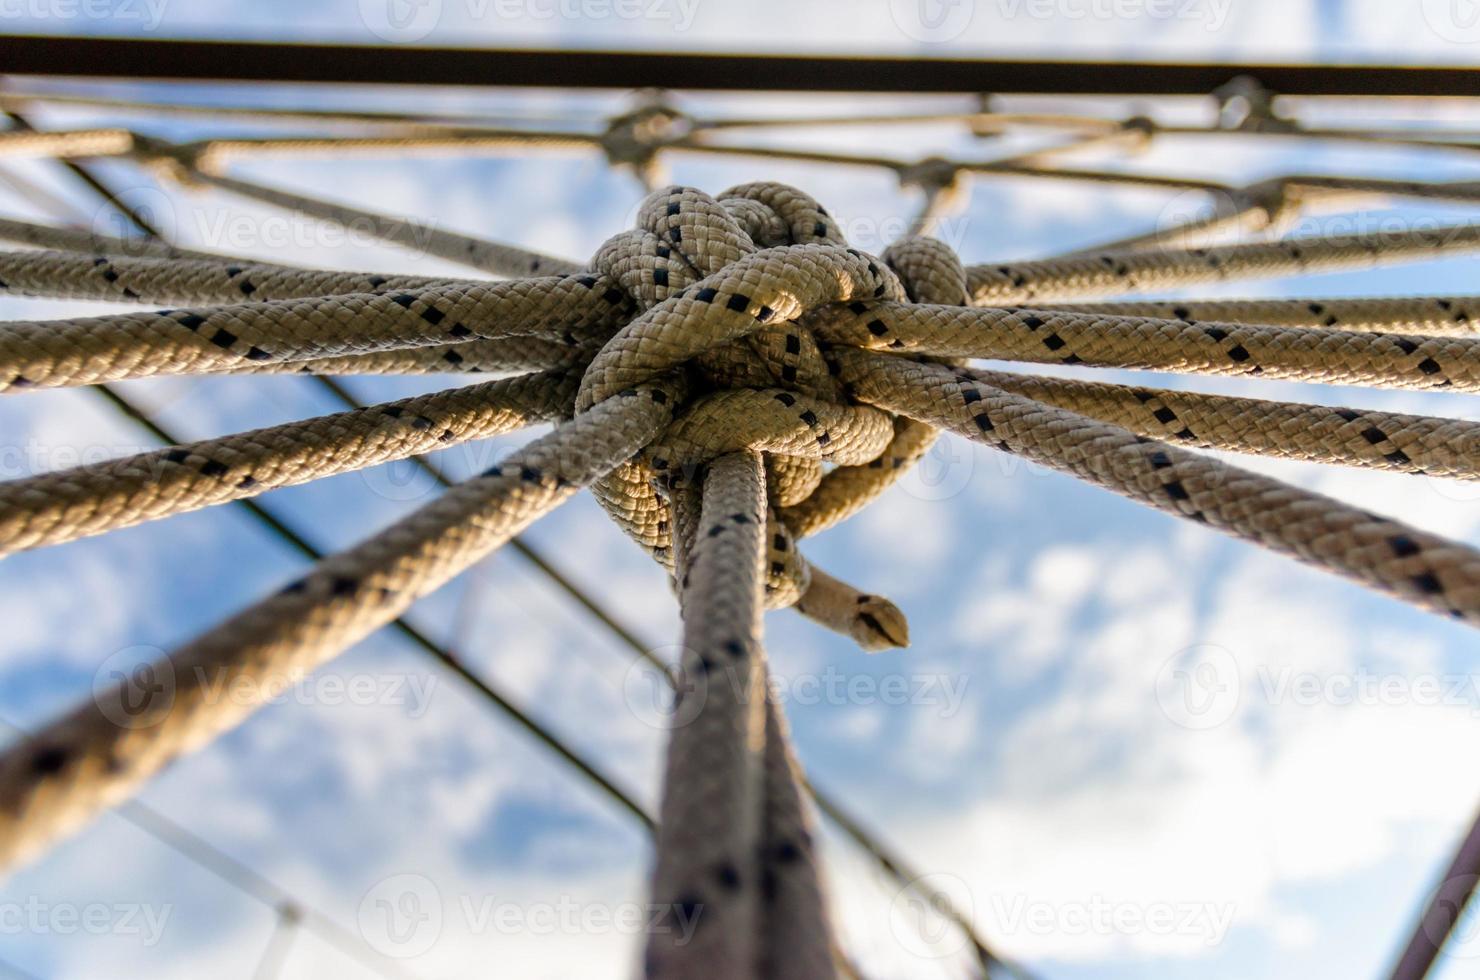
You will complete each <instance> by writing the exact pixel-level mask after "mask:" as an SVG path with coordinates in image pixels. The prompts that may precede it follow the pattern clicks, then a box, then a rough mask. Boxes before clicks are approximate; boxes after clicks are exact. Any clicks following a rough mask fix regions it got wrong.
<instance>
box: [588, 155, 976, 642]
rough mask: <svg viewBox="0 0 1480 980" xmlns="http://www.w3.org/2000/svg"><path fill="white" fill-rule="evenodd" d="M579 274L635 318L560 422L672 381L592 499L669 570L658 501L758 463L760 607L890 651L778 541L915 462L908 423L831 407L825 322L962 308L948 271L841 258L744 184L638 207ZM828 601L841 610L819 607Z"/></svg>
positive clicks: (778, 197) (939, 264) (875, 617)
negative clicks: (667, 420) (908, 304)
mask: <svg viewBox="0 0 1480 980" xmlns="http://www.w3.org/2000/svg"><path fill="white" fill-rule="evenodd" d="M592 266H593V269H594V271H596V272H597V273H599V274H601V275H603V276H605V277H607V278H609V279H610V280H611V281H612V282H614V283H615V284H616V285H617V288H619V289H621V290H622V291H623V292H625V293H627V295H628V296H630V297H631V299H632V300H633V302H634V304H635V306H636V308H637V311H638V313H637V316H636V317H635V318H634V319H633V320H632V321H631V322H629V323H627V324H626V325H625V326H624V327H622V328H621V329H620V330H619V331H618V332H617V333H616V334H615V335H614V336H612V337H611V339H610V340H608V341H607V343H606V344H605V346H603V347H602V349H601V350H600V351H599V352H598V353H597V354H596V356H595V357H594V358H593V359H592V361H591V363H590V364H589V366H588V367H587V369H586V372H585V375H584V377H583V379H582V381H581V386H580V391H579V394H578V396H577V400H576V411H577V412H578V413H579V412H584V411H587V410H589V409H590V408H591V407H593V406H594V405H596V404H598V403H600V402H601V401H603V400H605V399H607V398H610V397H612V396H613V395H615V394H617V393H619V392H622V391H625V390H630V389H632V388H633V387H635V386H639V385H642V384H646V383H651V382H653V381H654V380H655V379H658V378H662V377H672V376H674V375H676V374H677V375H682V376H684V377H686V378H687V379H688V381H689V382H690V383H689V385H688V391H689V397H688V398H686V399H685V400H684V401H683V402H682V404H680V405H678V406H676V411H675V417H674V420H673V422H672V423H671V424H670V425H669V426H668V428H667V429H666V431H664V432H663V433H662V435H660V436H659V437H658V438H657V439H656V440H654V441H653V442H652V443H651V444H649V445H648V446H647V447H646V448H645V449H644V451H643V452H642V454H641V455H640V456H639V457H638V458H637V459H634V460H632V461H630V463H629V464H628V466H627V468H626V469H625V470H624V471H623V472H619V473H617V474H613V476H612V477H611V478H610V479H609V480H608V481H607V483H606V486H605V487H598V489H597V496H598V499H601V500H602V501H603V503H605V504H607V506H608V510H611V511H612V512H613V514H614V516H616V517H617V519H618V521H619V522H620V523H622V524H623V526H624V527H625V528H626V529H627V530H628V532H629V533H630V534H632V536H633V537H635V538H636V539H637V540H638V541H639V542H640V543H642V544H644V545H645V546H646V547H647V548H648V549H649V550H650V551H651V552H652V553H653V554H654V556H655V557H656V558H658V559H659V560H660V561H662V562H663V563H664V564H665V565H668V566H670V567H671V566H672V539H673V534H674V533H675V531H674V526H673V525H674V522H673V520H672V508H671V507H670V504H669V499H668V498H669V497H671V495H672V494H673V493H675V492H677V491H681V490H683V489H684V488H686V487H687V486H689V485H690V484H692V483H693V482H694V481H695V480H696V479H697V477H698V476H699V475H700V474H701V473H702V472H703V468H704V467H705V465H706V464H707V463H708V462H710V461H711V460H714V459H716V458H717V457H720V456H723V455H726V454H728V453H732V452H737V451H741V450H751V451H757V452H760V453H761V454H762V456H763V459H764V461H765V469H766V480H767V491H768V503H769V505H770V513H769V515H768V524H769V525H770V526H769V528H768V541H769V542H770V552H771V553H770V555H769V557H768V564H767V594H768V602H769V604H770V605H772V606H785V605H792V604H798V605H799V607H800V608H801V609H802V611H803V612H807V613H809V614H813V613H815V614H816V616H817V618H826V619H831V620H832V622H830V623H829V625H835V626H836V625H838V624H839V623H840V622H842V621H843V620H846V623H844V624H843V625H844V631H845V632H847V633H849V635H852V636H854V637H855V638H856V639H860V642H862V643H863V644H864V645H865V646H866V647H870V648H878V647H883V646H893V645H900V644H902V643H903V642H904V638H905V636H906V635H907V632H906V627H905V626H904V621H903V617H902V616H901V615H900V614H899V613H898V610H897V609H894V607H893V605H892V604H888V603H887V600H880V599H878V598H877V597H874V596H867V595H863V594H859V593H856V590H850V589H849V588H848V587H846V586H841V584H840V583H837V581H836V580H835V579H831V578H830V577H823V576H821V575H818V576H813V575H812V574H811V570H810V568H809V566H808V565H807V564H806V562H805V561H804V560H803V559H802V558H801V556H800V555H798V554H797V552H796V549H795V544H794V542H795V538H797V537H800V536H801V535H803V534H807V533H814V532H815V531H817V530H821V529H822V528H823V527H826V526H829V525H831V524H832V523H835V522H836V521H838V520H841V519H842V518H844V517H846V516H848V515H849V514H851V513H853V512H855V511H856V510H858V509H860V508H861V507H862V506H863V505H864V504H865V503H867V501H868V500H869V499H871V498H872V497H874V496H876V495H877V494H878V493H880V492H882V491H883V489H884V488H885V487H887V486H888V485H889V484H890V483H892V482H893V481H894V480H895V479H897V478H898V476H899V475H901V474H902V473H903V472H904V471H905V469H906V468H907V466H908V464H910V463H913V462H914V461H915V460H916V459H918V458H919V456H920V455H921V454H923V452H924V451H925V450H926V449H928V447H929V440H928V439H925V438H923V433H922V432H921V431H920V429H921V428H923V427H921V426H919V425H918V424H917V423H912V422H909V421H907V420H904V419H898V418H895V417H893V416H891V415H890V414H888V413H886V412H884V411H882V410H880V409H877V408H874V407H872V406H868V405H863V404H861V403H858V402H856V401H854V400H853V399H852V398H850V397H849V395H848V393H847V391H845V390H844V388H843V386H842V385H841V384H839V382H838V380H837V379H836V378H835V377H834V374H833V371H832V369H831V368H830V366H829V363H828V360H827V358H826V356H825V354H824V348H825V342H826V341H828V340H832V341H836V340H838V339H839V338H846V330H843V329H840V328H839V325H838V321H840V320H849V321H855V322H856V321H859V320H860V319H862V320H863V322H865V323H866V322H867V321H868V310H869V308H870V306H871V304H873V303H875V302H877V301H880V300H888V301H894V302H903V301H906V300H919V301H923V302H938V303H957V304H959V303H964V302H965V301H966V295H967V294H966V274H965V270H964V268H963V267H962V266H961V263H960V261H959V260H958V259H956V257H955V255H954V254H953V253H951V251H950V249H948V248H947V247H946V246H944V245H943V244H941V243H939V242H936V241H934V240H931V239H923V238H912V239H905V240H902V241H901V242H899V243H896V244H895V245H893V246H891V248H890V249H888V250H887V251H886V252H885V255H884V257H883V258H876V257H874V256H871V255H868V254H866V253H864V252H861V251H859V250H858V249H854V248H850V247H849V246H848V244H847V242H846V241H845V240H844V239H843V236H842V234H841V232H840V231H839V229H838V226H837V223H836V222H835V221H833V219H832V218H831V217H830V216H829V215H828V213H827V212H826V211H825V210H824V209H823V208H822V207H821V206H820V205H818V204H817V202H816V201H814V200H813V199H812V198H810V197H808V196H807V195H805V194H803V193H801V192H800V191H797V190H795V189H794V188H791V187H787V186H784V185H781V184H773V183H753V184H744V185H741V186H738V187H734V188H731V189H729V190H727V191H725V192H723V193H721V194H720V195H719V196H718V197H717V198H716V197H711V196H709V195H708V194H705V193H703V192H702V191H698V190H695V189H693V188H688V187H668V188H664V189H662V190H659V191H656V192H654V193H653V194H651V195H649V196H648V198H647V199H646V200H644V201H643V203H642V205H641V206H640V207H639V209H638V212H637V221H636V227H635V228H634V229H632V230H631V231H627V232H623V233H621V234H618V235H616V236H615V237H613V238H611V239H609V240H608V241H607V242H606V243H605V244H604V245H602V247H601V248H600V249H599V250H598V252H597V254H596V256H595V258H594V259H593V262H592ZM843 342H846V339H844V340H843ZM823 582H828V583H832V584H830V585H823V584H821V583H823ZM840 589H841V590H842V591H846V592H848V593H849V596H850V598H851V599H852V608H849V609H847V610H844V609H843V608H842V607H841V605H840V604H839V603H838V602H837V601H836V600H837V599H838V598H839V595H840ZM809 596H810V597H811V602H810V603H809V601H808V597H809ZM881 603H882V604H884V605H880V604H881ZM885 606H887V608H885ZM865 621H866V623H865V625H862V626H859V625H858V624H859V623H862V622H865Z"/></svg>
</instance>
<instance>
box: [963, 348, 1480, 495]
mask: <svg viewBox="0 0 1480 980" xmlns="http://www.w3.org/2000/svg"><path fill="white" fill-rule="evenodd" d="M963 373H964V374H968V375H970V376H971V377H973V378H975V379H977V380H979V381H981V382H983V383H984V384H989V385H992V386H994V387H997V388H1001V389H1002V390H1004V391H1010V392H1013V393H1014V394H1018V395H1025V396H1027V397H1029V398H1032V399H1034V400H1035V401H1040V402H1045V403H1047V404H1050V405H1057V406H1058V407H1059V408H1066V409H1068V410H1069V411H1071V412H1077V413H1078V414H1080V415H1086V416H1089V417H1090V418H1095V419H1099V420H1100V421H1102V422H1110V423H1112V424H1114V425H1118V426H1120V427H1121V428H1124V429H1129V430H1130V431H1132V432H1134V433H1136V434H1137V435H1142V436H1149V437H1151V438H1153V439H1161V440H1175V441H1176V442H1178V443H1180V444H1181V445H1184V446H1196V447H1198V448H1200V449H1227V450H1231V451H1233V452H1241V453H1258V454H1260V455H1263V456H1275V457H1280V458H1282V459H1299V460H1305V461H1307V462H1314V463H1339V464H1344V465H1347V466H1363V467H1372V468H1376V469H1387V470H1396V471H1398V472H1401V473H1423V474H1427V475H1429V476H1441V477H1449V478H1452V479H1460V480H1475V479H1480V422H1471V421H1468V420H1465V419H1445V418H1432V417H1428V416H1422V415H1403V414H1400V413H1397V412H1380V411H1374V410H1372V409H1356V408H1339V407H1338V408H1332V407H1330V406H1326V405H1303V404H1297V403H1293V402H1280V401H1269V400H1266V399H1260V398H1236V397H1231V396H1228V395H1209V394H1203V393H1200V392H1195V391H1170V390H1168V389H1165V388H1143V387H1132V386H1127V385H1112V384H1102V383H1098V382H1092V381H1073V380H1068V379H1064V378H1049V377H1043V376H1035V375H1023V374H1008V373H1006V372H1003V371H973V370H967V371H964V372H963Z"/></svg>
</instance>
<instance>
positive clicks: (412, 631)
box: [94, 385, 653, 830]
mask: <svg viewBox="0 0 1480 980" xmlns="http://www.w3.org/2000/svg"><path fill="white" fill-rule="evenodd" d="M94 390H96V391H98V392H99V393H100V394H101V395H102V396H103V397H104V398H105V399H107V400H108V401H109V402H111V403H112V404H113V406H114V407H115V408H117V409H118V410H119V411H120V412H121V413H123V414H124V415H125V416H127V417H128V418H130V419H132V420H133V421H134V422H136V423H138V424H139V425H141V426H143V427H144V428H145V429H148V430H149V432H150V433H152V434H153V435H154V436H155V438H157V439H159V440H160V441H161V442H163V443H164V444H165V445H166V446H177V445H179V444H180V440H179V439H178V438H177V437H176V436H174V435H173V434H172V433H170V432H167V431H166V430H165V429H163V428H161V427H160V425H159V424H158V423H157V422H155V421H154V420H153V419H151V418H150V417H149V416H148V415H146V414H145V413H144V412H142V411H140V410H139V408H138V407H136V406H135V405H133V404H132V403H130V402H129V401H127V400H126V399H125V398H124V397H123V396H122V395H120V394H119V393H118V392H117V391H115V390H114V389H112V388H109V387H108V386H107V385H97V386H95V389H94ZM231 506H239V507H242V508H243V509H245V510H246V511H247V512H248V513H249V514H251V515H252V517H253V519H254V520H256V521H257V522H259V523H260V524H262V525H263V526H264V527H266V528H268V529H269V530H271V531H272V532H274V533H275V534H277V535H278V536H279V537H281V538H282V539H283V540H284V541H286V542H287V543H288V544H290V545H292V546H293V547H294V548H295V549H296V550H297V551H298V552H299V553H300V554H302V555H303V556H304V557H305V558H307V559H309V560H310V561H318V560H320V559H321V558H323V557H324V553H323V552H322V551H320V550H319V549H317V548H315V547H314V546H313V545H311V544H309V543H308V541H307V540H305V539H304V537H303V536H302V535H301V534H299V533H298V532H297V531H295V530H294V529H293V528H291V527H289V526H288V525H287V524H285V523H283V521H282V520H281V519H280V518H279V517H277V515H275V514H274V513H272V511H270V510H268V509H267V508H266V507H263V506H262V505H261V504H259V503H257V501H255V500H252V499H250V498H245V497H244V498H242V499H240V500H233V501H232V502H231ZM388 625H389V628H391V629H393V630H395V631H396V632H397V633H399V634H400V635H401V636H402V637H404V638H405V639H407V640H410V641H411V642H412V643H414V644H416V645H417V646H418V647H420V648H421V649H422V650H423V651H424V652H426V653H429V654H431V655H432V657H434V658H435V659H436V660H438V661H439V662H441V664H442V665H443V666H444V667H446V668H447V669H448V670H450V671H452V672H453V673H454V674H456V675H457V676H458V677H460V678H461V679H462V680H463V681H465V682H466V683H467V684H468V685H469V686H470V687H472V688H473V689H474V690H475V691H477V692H478V693H479V694H481V695H482V696H483V697H484V698H485V699H486V700H488V701H489V702H491V703H492V704H493V705H494V706H495V707H497V708H498V709H499V710H500V711H502V712H503V713H504V715H505V716H506V717H507V718H508V719H509V720H510V721H513V722H514V723H515V724H517V725H518V726H519V727H520V728H522V729H524V731H525V732H526V733H527V734H529V735H531V736H532V737H533V738H534V739H535V740H536V741H538V742H540V743H541V744H543V745H544V746H545V747H546V748H548V749H549V750H550V751H552V752H554V753H555V754H556V755H558V756H560V757H561V758H562V759H564V760H565V761H566V762H567V763H569V764H570V765H571V767H572V768H574V769H575V770H576V771H577V772H579V773H580V774H581V775H582V776H585V777H586V778H587V779H588V780H590V781H591V783H592V784H593V785H594V786H595V787H596V788H597V789H600V790H601V791H602V792H603V793H605V794H606V795H607V796H609V797H610V798H611V799H612V801H613V802H615V803H617V804H618V805H620V806H621V807H622V809H624V810H626V811H627V812H629V813H631V814H632V815H633V816H634V817H636V818H637V820H638V821H639V822H640V823H641V824H643V825H644V826H645V827H647V828H648V829H649V830H651V829H652V826H653V818H652V817H650V816H649V815H648V813H647V811H646V810H644V809H643V808H642V807H641V806H640V805H639V804H638V803H637V802H636V801H635V800H634V799H632V797H630V796H628V795H627V794H626V793H625V792H623V791H622V790H621V789H620V788H619V787H618V786H617V785H616V784H615V783H613V782H612V781H611V780H610V779H608V778H607V777H606V776H605V775H604V774H603V773H601V772H600V771H599V770H597V769H596V767H595V766H593V765H592V764H591V763H589V762H587V761H586V760H585V759H584V758H582V757H581V756H580V755H578V754H577V753H576V752H575V751H574V750H572V749H570V748H568V747H566V745H565V743H564V742H562V741H561V740H560V739H559V738H558V737H557V736H556V735H554V734H553V733H552V732H550V731H549V730H547V729H546V728H545V727H544V726H543V725H541V724H540V723H539V722H537V721H535V720H534V719H533V718H531V717H530V716H529V715H526V714H525V713H524V712H523V711H521V710H520V709H519V708H518V707H517V706H516V705H515V704H514V703H513V702H511V701H509V700H508V699H507V698H505V697H504V696H503V695H502V694H500V693H499V692H498V691H496V690H494V689H493V688H492V687H490V686H489V684H488V683H487V682H486V681H484V680H483V679H482V678H481V677H479V676H478V675H477V674H475V673H473V672H472V670H470V669H469V668H468V666H467V665H466V664H465V663H463V662H462V660H461V659H460V658H459V657H458V655H457V654H456V653H454V652H452V651H450V650H446V649H443V648H442V647H440V646H438V645H437V643H436V642H435V641H433V640H432V639H431V637H429V636H427V635H426V634H425V633H423V632H421V630H419V629H417V628H416V627H415V626H412V625H411V624H410V623H409V622H407V621H406V620H405V619H396V620H394V621H392V622H391V623H390V624H388Z"/></svg>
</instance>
